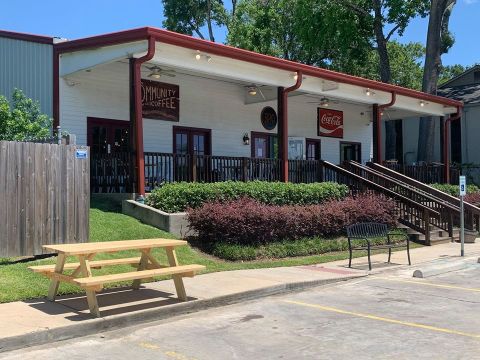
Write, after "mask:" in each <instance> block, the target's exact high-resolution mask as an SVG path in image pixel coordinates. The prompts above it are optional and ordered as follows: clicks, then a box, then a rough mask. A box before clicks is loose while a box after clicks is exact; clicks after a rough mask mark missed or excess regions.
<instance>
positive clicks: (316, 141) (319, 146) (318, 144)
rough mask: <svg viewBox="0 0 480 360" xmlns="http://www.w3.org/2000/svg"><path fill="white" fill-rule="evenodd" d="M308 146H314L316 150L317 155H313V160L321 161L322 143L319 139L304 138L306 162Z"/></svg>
mask: <svg viewBox="0 0 480 360" xmlns="http://www.w3.org/2000/svg"><path fill="white" fill-rule="evenodd" d="M309 144H315V146H316V149H317V154H315V160H321V159H322V143H321V141H320V139H311V138H306V139H305V157H306V158H307V160H308V145H309Z"/></svg>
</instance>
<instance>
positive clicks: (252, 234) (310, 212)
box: [188, 195, 396, 244]
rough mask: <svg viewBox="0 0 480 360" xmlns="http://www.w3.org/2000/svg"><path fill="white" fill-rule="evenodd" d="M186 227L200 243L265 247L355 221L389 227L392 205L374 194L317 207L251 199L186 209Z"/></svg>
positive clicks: (326, 232) (325, 234)
mask: <svg viewBox="0 0 480 360" xmlns="http://www.w3.org/2000/svg"><path fill="white" fill-rule="evenodd" d="M188 220H189V222H190V227H191V228H192V229H193V230H195V231H197V233H198V236H199V238H200V239H202V240H207V241H215V242H217V241H224V242H230V243H241V244H265V243H268V242H272V241H279V240H285V239H288V240H295V239H299V238H305V237H314V236H323V237H329V236H334V235H339V234H343V233H344V231H345V227H346V226H348V225H350V224H354V223H357V222H380V223H386V224H388V225H390V226H393V225H394V224H395V222H396V217H395V204H394V202H393V201H392V200H389V199H386V198H384V197H381V196H376V195H360V196H357V197H355V198H353V197H348V198H346V199H344V200H332V201H328V202H326V203H324V204H320V205H305V206H300V205H293V206H292V205H288V206H275V205H265V204H262V203H259V202H257V201H255V200H252V199H247V198H244V199H240V200H235V201H228V202H223V203H219V202H211V203H206V204H204V205H203V206H201V207H199V208H196V209H189V210H188Z"/></svg>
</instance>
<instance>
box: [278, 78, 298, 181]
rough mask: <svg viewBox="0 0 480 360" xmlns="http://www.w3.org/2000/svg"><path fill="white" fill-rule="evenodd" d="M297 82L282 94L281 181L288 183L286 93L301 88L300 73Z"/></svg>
mask: <svg viewBox="0 0 480 360" xmlns="http://www.w3.org/2000/svg"><path fill="white" fill-rule="evenodd" d="M296 73H297V81H296V82H295V85H293V86H290V87H288V88H286V89H285V90H283V92H282V97H283V99H282V117H283V119H282V122H283V131H282V157H283V159H282V162H283V166H282V170H283V174H282V180H283V181H284V182H288V93H290V92H292V91H295V90H297V89H298V88H300V86H302V81H303V74H302V72H301V71H297V72H296Z"/></svg>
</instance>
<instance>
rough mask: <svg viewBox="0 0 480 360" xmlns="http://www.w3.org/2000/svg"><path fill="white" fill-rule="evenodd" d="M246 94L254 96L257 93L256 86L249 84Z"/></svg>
mask: <svg viewBox="0 0 480 360" xmlns="http://www.w3.org/2000/svg"><path fill="white" fill-rule="evenodd" d="M247 89H248V95H250V96H255V95H257V87H256V86H254V85H252V86H249V87H248V88H247Z"/></svg>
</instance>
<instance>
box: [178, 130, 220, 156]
mask: <svg viewBox="0 0 480 360" xmlns="http://www.w3.org/2000/svg"><path fill="white" fill-rule="evenodd" d="M180 132H186V133H187V136H188V153H189V154H190V155H192V154H193V142H192V135H194V134H203V135H205V155H211V154H212V130H211V129H204V128H195V127H188V126H173V127H172V134H173V149H172V150H173V151H172V152H173V153H174V154H175V153H176V149H177V136H176V135H177V133H180Z"/></svg>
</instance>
